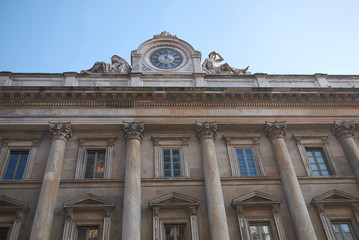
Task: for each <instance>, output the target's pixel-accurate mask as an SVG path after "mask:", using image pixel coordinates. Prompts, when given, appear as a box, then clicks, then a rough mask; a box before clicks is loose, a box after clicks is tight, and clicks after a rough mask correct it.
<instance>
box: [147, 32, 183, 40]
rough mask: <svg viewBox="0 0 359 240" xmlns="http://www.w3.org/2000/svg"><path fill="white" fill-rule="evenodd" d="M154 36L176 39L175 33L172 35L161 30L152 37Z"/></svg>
mask: <svg viewBox="0 0 359 240" xmlns="http://www.w3.org/2000/svg"><path fill="white" fill-rule="evenodd" d="M155 38H175V39H178V37H177V35H172V34H170V33H169V32H167V31H163V32H161V33H160V34H156V35H153V39H155Z"/></svg>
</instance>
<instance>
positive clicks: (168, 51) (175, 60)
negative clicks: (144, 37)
mask: <svg viewBox="0 0 359 240" xmlns="http://www.w3.org/2000/svg"><path fill="white" fill-rule="evenodd" d="M150 61H151V63H152V64H153V65H154V66H155V67H157V68H160V69H174V68H176V67H178V66H179V65H181V63H182V61H183V59H182V55H181V54H180V53H179V52H178V51H176V50H174V49H172V48H161V49H158V50H156V51H154V52H153V53H152V54H151V56H150Z"/></svg>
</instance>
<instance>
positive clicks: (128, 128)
mask: <svg viewBox="0 0 359 240" xmlns="http://www.w3.org/2000/svg"><path fill="white" fill-rule="evenodd" d="M144 132H145V123H144V122H124V123H123V137H124V138H125V139H131V138H136V139H139V140H140V141H142V140H143V134H144Z"/></svg>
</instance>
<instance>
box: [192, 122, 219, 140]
mask: <svg viewBox="0 0 359 240" xmlns="http://www.w3.org/2000/svg"><path fill="white" fill-rule="evenodd" d="M196 136H197V138H198V139H199V140H201V139H204V138H212V139H213V140H215V139H216V136H217V122H207V121H205V122H196Z"/></svg>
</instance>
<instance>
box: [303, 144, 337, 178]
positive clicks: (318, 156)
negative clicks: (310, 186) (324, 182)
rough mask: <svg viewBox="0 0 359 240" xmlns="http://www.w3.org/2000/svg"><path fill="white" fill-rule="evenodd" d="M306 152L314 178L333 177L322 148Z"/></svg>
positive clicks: (308, 149) (309, 149)
mask: <svg viewBox="0 0 359 240" xmlns="http://www.w3.org/2000/svg"><path fill="white" fill-rule="evenodd" d="M305 150H306V152H307V157H308V160H309V163H310V165H311V167H312V171H313V175H314V176H329V175H331V173H330V171H329V168H328V163H327V160H326V158H325V155H324V154H323V150H322V149H321V148H306V149H305Z"/></svg>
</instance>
